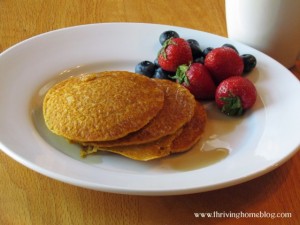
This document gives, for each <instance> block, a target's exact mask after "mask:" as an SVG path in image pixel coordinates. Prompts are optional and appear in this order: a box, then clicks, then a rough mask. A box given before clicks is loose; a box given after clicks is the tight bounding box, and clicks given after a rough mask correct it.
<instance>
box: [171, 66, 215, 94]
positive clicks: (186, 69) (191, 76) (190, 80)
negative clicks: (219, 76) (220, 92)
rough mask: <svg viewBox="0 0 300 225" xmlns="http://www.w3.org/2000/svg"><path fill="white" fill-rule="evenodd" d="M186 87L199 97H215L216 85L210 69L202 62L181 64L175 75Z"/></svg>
mask: <svg viewBox="0 0 300 225" xmlns="http://www.w3.org/2000/svg"><path fill="white" fill-rule="evenodd" d="M173 78H175V79H177V82H178V83H180V84H182V85H183V86H184V87H186V88H187V89H188V90H189V91H190V92H191V93H192V94H193V95H194V96H195V98H197V99H202V100H209V99H213V98H214V97H215V91H216V85H215V83H214V81H213V80H212V78H211V76H210V74H209V72H208V70H207V69H206V68H205V66H203V65H202V64H201V63H193V64H191V65H190V66H187V65H181V66H179V67H178V69H177V71H176V75H175V76H174V77H173Z"/></svg>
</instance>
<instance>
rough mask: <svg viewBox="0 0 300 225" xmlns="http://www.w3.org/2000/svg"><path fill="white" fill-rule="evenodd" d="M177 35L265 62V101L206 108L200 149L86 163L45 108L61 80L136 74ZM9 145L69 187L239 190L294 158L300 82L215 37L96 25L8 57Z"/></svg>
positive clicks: (5, 108) (4, 64) (4, 138)
mask: <svg viewBox="0 0 300 225" xmlns="http://www.w3.org/2000/svg"><path fill="white" fill-rule="evenodd" d="M170 29H172V30H175V31H177V32H178V33H179V34H180V36H181V37H183V38H186V39H188V38H194V39H196V40H198V41H199V42H200V45H201V47H202V48H204V47H208V46H211V47H218V46H221V45H223V44H224V43H232V44H234V45H235V46H236V47H237V48H238V50H239V52H240V53H241V54H244V53H250V54H253V55H255V56H256V58H257V60H258V64H257V68H256V69H255V70H253V72H251V73H250V74H249V75H248V78H249V79H251V80H252V81H253V82H254V83H255V85H256V87H257V90H258V93H259V98H258V100H257V102H256V104H255V106H254V108H253V109H252V110H251V111H248V112H247V113H246V114H245V115H244V116H243V117H241V118H229V117H227V116H224V115H222V114H221V113H219V111H218V110H217V109H216V108H215V106H214V104H212V103H205V106H206V107H207V111H208V117H209V120H208V126H207V129H206V132H205V134H204V137H203V139H202V141H201V142H200V143H199V144H198V145H197V146H196V147H195V148H193V149H192V150H191V151H189V152H187V153H185V154H181V155H176V156H171V157H167V158H164V159H161V160H157V161H152V162H136V161H132V160H130V159H126V158H123V157H121V156H118V155H113V154H108V153H107V154H97V155H95V156H90V157H87V158H85V159H82V158H80V156H79V148H78V147H76V146H74V145H72V144H69V143H67V142H66V141H65V140H64V139H63V138H59V137H57V136H55V135H53V134H52V133H50V132H49V131H48V129H47V128H46V127H45V124H44V121H43V117H42V113H41V105H42V98H43V95H44V93H45V92H46V90H47V89H48V88H49V87H50V86H51V85H52V84H54V83H55V82H57V81H58V80H60V79H63V78H66V77H68V76H70V75H77V74H80V73H83V72H92V71H101V70H129V71H133V70H134V66H135V65H136V64H137V63H138V62H140V61H142V60H145V59H147V60H154V59H155V57H156V54H157V51H158V50H159V48H160V44H159V42H158V37H159V35H160V34H161V33H162V32H163V31H165V30H170ZM0 90H1V95H0V109H1V111H0V148H1V149H2V150H3V151H4V152H5V153H6V154H8V155H9V156H10V157H12V158H13V159H15V160H16V161H18V162H19V163H21V164H23V165H25V166H27V167H29V168H31V169H33V170H35V171H37V172H39V173H41V174H44V175H46V176H48V177H51V178H54V179H57V180H60V181H62V182H66V183H69V184H73V185H77V186H81V187H85V188H90V189H95V190H101V191H107V192H115V193H126V194H137V195H174V194H187V193H194V192H202V191H208V190H213V189H219V188H223V187H227V186H231V185H234V184H238V183H241V182H244V181H247V180H250V179H253V178H255V177H257V176H260V175H262V174H265V173H267V172H269V171H271V170H272V169H274V168H276V167H278V166H279V165H280V164H282V163H284V162H285V161H287V160H288V159H289V158H290V157H291V156H292V155H293V154H294V153H295V152H296V151H297V148H298V147H299V142H300V138H299V127H300V120H299V115H300V104H299V96H300V85H299V81H298V80H297V79H296V78H295V77H294V76H293V75H292V74H291V73H290V72H289V71H288V70H287V69H285V68H284V67H283V66H281V65H280V64H279V63H277V62H276V61H274V60H273V59H271V58H269V57H268V56H266V55H264V54H262V53H260V52H258V51H256V50H254V49H252V48H250V47H247V46H245V45H242V44H240V43H237V42H233V41H231V40H228V39H226V38H223V37H219V36H216V35H212V34H208V33H204V32H200V31H196V30H191V29H185V28H180V27H171V26H165V25H155V24H139V23H138V24H136V23H108V24H91V25H84V26H78V27H70V28H66V29H61V30H56V31H52V32H49V33H45V34H42V35H38V36H36V37H33V38H30V39H28V40H25V41H23V42H21V43H19V44H17V45H15V46H13V47H11V48H10V49H8V50H6V51H5V52H3V53H2V54H1V55H0Z"/></svg>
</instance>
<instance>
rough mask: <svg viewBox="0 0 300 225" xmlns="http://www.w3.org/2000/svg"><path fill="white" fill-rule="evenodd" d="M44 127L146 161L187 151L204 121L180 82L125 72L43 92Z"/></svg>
mask: <svg viewBox="0 0 300 225" xmlns="http://www.w3.org/2000/svg"><path fill="white" fill-rule="evenodd" d="M43 113H44V118H45V122H46V125H47V127H48V128H49V130H51V131H52V132H53V133H55V134H57V135H60V136H63V137H65V138H67V139H68V140H70V141H71V142H75V143H78V144H80V145H81V146H82V149H83V151H82V155H83V156H84V155H87V154H92V153H94V152H97V151H108V152H113V153H117V154H120V155H123V156H126V157H128V158H131V159H135V160H142V161H147V160H151V159H155V158H161V157H164V156H167V155H170V154H171V153H177V152H184V151H187V150H189V149H190V148H191V147H192V146H193V145H195V144H196V143H197V141H198V140H199V139H200V137H201V134H202V133H203V131H204V127H205V123H206V113H205V110H204V108H203V106H202V105H201V104H200V103H197V102H196V100H195V99H194V97H193V95H191V94H190V92H189V91H188V90H187V89H186V88H184V87H183V86H181V85H179V84H177V83H175V82H171V81H168V80H160V79H150V78H147V77H145V76H142V75H139V74H135V73H131V72H127V71H106V72H100V73H93V74H85V75H81V76H77V77H70V78H68V79H66V80H64V81H61V82H60V83H57V84H56V85H54V86H53V87H52V88H51V89H50V90H49V91H48V92H47V94H46V96H45V98H44V103H43Z"/></svg>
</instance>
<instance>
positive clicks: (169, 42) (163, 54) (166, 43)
mask: <svg viewBox="0 0 300 225" xmlns="http://www.w3.org/2000/svg"><path fill="white" fill-rule="evenodd" d="M172 39H173V38H169V39H168V40H166V41H165V42H164V43H163V45H162V48H161V49H160V51H159V53H158V55H160V54H161V55H162V56H163V58H164V59H167V53H166V48H167V47H168V46H169V45H177V43H176V42H174V41H173V40H172Z"/></svg>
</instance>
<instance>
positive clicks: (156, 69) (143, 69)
mask: <svg viewBox="0 0 300 225" xmlns="http://www.w3.org/2000/svg"><path fill="white" fill-rule="evenodd" d="M178 37H179V35H178V33H177V32H176V31H172V30H168V31H165V32H163V33H162V34H161V35H160V36H159V42H160V44H161V45H163V43H164V42H165V41H166V40H168V39H170V38H178ZM186 41H187V42H188V43H189V45H190V47H191V50H192V55H193V62H198V63H202V64H203V63H204V59H205V57H206V55H207V54H208V53H209V52H210V51H212V50H213V48H212V47H207V48H205V49H203V50H201V48H200V45H199V43H198V41H196V40H194V39H188V40H186ZM223 47H229V48H232V49H234V50H235V51H236V52H237V53H238V54H239V52H238V50H237V49H236V48H235V47H234V46H233V45H231V44H224V45H223ZM240 57H241V58H242V59H243V62H244V71H243V73H249V72H250V71H252V69H253V68H254V67H255V66H256V58H255V57H254V56H253V55H251V54H243V55H240ZM135 73H138V74H143V75H145V76H147V77H150V78H158V79H169V80H173V79H172V76H174V75H175V74H174V72H168V71H165V70H163V69H162V68H161V67H160V66H159V64H158V60H157V59H155V60H154V62H150V61H148V60H144V61H142V62H140V63H138V64H137V65H136V66H135Z"/></svg>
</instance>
